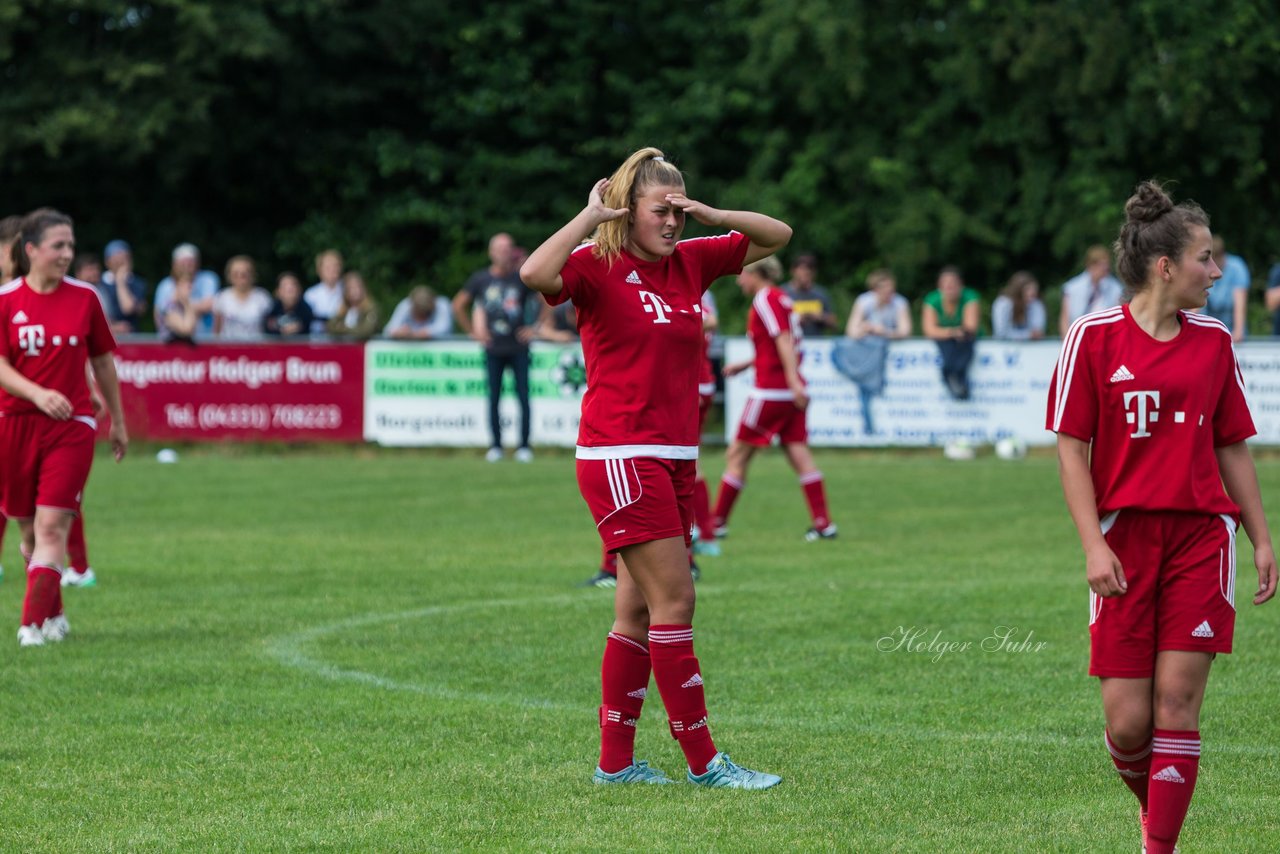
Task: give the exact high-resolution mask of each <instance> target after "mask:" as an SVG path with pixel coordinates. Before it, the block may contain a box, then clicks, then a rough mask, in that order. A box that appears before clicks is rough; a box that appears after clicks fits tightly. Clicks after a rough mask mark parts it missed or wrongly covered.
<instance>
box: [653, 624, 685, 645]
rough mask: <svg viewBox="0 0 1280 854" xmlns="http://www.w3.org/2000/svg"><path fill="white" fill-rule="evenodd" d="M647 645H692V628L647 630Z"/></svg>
mask: <svg viewBox="0 0 1280 854" xmlns="http://www.w3.org/2000/svg"><path fill="white" fill-rule="evenodd" d="M649 643H650V644H655V643H660V644H673V643H693V627H692V626H690V627H689V628H687V629H675V630H662V631H655V630H654V629H650V630H649Z"/></svg>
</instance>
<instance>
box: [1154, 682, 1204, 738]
mask: <svg viewBox="0 0 1280 854" xmlns="http://www.w3.org/2000/svg"><path fill="white" fill-rule="evenodd" d="M1155 716H1156V725H1157V726H1159V727H1161V728H1162V729H1195V728H1196V726H1197V725H1198V723H1199V717H1200V692H1199V691H1198V690H1197V689H1196V688H1195V687H1194V686H1188V685H1165V686H1161V687H1159V688H1158V689H1157V690H1156V695H1155Z"/></svg>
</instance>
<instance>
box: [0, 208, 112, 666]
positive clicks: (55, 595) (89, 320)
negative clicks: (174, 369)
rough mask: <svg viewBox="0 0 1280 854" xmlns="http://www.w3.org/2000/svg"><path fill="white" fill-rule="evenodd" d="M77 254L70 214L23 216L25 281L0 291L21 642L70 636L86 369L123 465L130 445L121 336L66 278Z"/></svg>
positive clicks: (85, 455)
mask: <svg viewBox="0 0 1280 854" xmlns="http://www.w3.org/2000/svg"><path fill="white" fill-rule="evenodd" d="M74 253H75V235H74V233H73V232H72V224H71V219H70V217H68V216H66V215H65V214H61V213H58V212H57V211H53V210H49V209H43V210H38V211H35V212H33V213H31V214H29V215H27V217H26V218H24V219H23V221H22V230H21V235H20V237H19V242H18V244H17V246H16V247H15V250H14V257H15V261H16V262H17V264H18V267H19V271H21V272H23V273H24V275H23V276H22V278H19V279H16V280H14V281H12V282H9V283H8V284H6V285H4V286H3V287H0V415H2V416H3V417H0V467H2V468H3V473H2V474H0V486H2V487H3V495H2V496H0V506H3V509H4V513H5V515H6V516H9V517H10V518H13V519H17V520H18V524H19V527H20V528H21V529H22V551H23V555H24V556H27V559H28V564H27V595H26V599H25V600H24V602H23V606H22V622H21V625H20V627H19V629H18V642H19V643H20V644H21V645H22V646H38V645H40V644H43V643H44V642H45V641H57V640H62V639H63V638H64V637H65V636H66V634H67V631H68V625H67V620H66V617H65V616H64V615H63V613H62V594H61V587H60V583H59V580H60V576H61V574H62V570H63V567H64V566H65V563H66V553H67V534H68V532H69V531H70V528H71V521H72V519H73V518H74V517H75V515H76V514H78V513H79V511H80V495H81V492H82V491H83V489H84V484H85V481H86V480H87V479H88V476H89V468H90V466H91V465H92V464H93V440H94V435H95V433H96V424H95V423H94V420H93V406H92V404H91V403H90V397H89V383H88V381H87V378H86V363H88V364H91V365H92V366H93V372H94V375H95V376H96V377H97V379H98V385H99V387H100V388H101V390H102V396H103V399H104V400H105V401H106V404H107V409H108V411H109V412H110V413H111V434H110V439H111V445H112V449H113V451H114V452H115V457H116V459H117V460H119V459H121V458H122V457H123V456H124V453H125V449H126V448H127V447H128V441H129V440H128V436H127V434H126V433H125V428H124V416H123V413H122V412H121V409H120V384H119V382H118V380H117V379H116V369H115V362H114V361H113V360H112V358H111V351H112V350H113V349H115V339H114V338H113V337H112V335H111V330H110V328H109V327H108V325H107V319H106V316H105V315H104V314H103V312H102V304H101V303H100V302H99V300H98V295H97V292H96V291H95V290H94V289H93V287H92V286H91V285H87V284H85V283H84V282H78V281H76V280H74V279H69V278H66V272H67V268H68V267H69V266H70V264H71V259H72V256H73V255H74Z"/></svg>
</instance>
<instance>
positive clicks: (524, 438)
mask: <svg viewBox="0 0 1280 854" xmlns="http://www.w3.org/2000/svg"><path fill="white" fill-rule="evenodd" d="M484 362H485V367H487V368H488V369H489V433H490V435H491V436H492V437H493V441H492V443H491V444H490V447H492V448H501V447H502V416H501V415H500V414H499V413H498V401H499V400H500V399H501V398H502V375H503V374H504V373H506V370H507V368H510V369H511V373H512V374H513V375H514V376H515V380H516V397H517V398H518V399H519V400H520V447H522V448H527V447H529V428H530V426H531V425H530V421H531V420H532V419H531V417H530V415H529V351H528V350H519V351H517V352H515V353H490V352H489V351H487V350H486V351H485V354H484Z"/></svg>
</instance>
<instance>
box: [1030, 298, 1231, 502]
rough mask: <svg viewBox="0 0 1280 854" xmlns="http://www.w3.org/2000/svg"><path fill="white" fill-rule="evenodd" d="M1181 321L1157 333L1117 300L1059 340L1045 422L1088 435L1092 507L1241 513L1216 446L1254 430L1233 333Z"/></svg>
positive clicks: (1204, 320) (1203, 320)
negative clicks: (1162, 336)
mask: <svg viewBox="0 0 1280 854" xmlns="http://www.w3.org/2000/svg"><path fill="white" fill-rule="evenodd" d="M1179 319H1180V320H1181V322H1182V329H1181V331H1180V332H1179V333H1178V335H1177V337H1176V338H1174V339H1172V340H1170V341H1157V340H1155V339H1154V338H1152V337H1151V336H1150V335H1148V334H1147V333H1146V332H1144V331H1143V330H1142V328H1141V327H1139V326H1138V324H1137V323H1135V322H1134V320H1133V317H1132V315H1130V314H1129V306H1127V305H1124V306H1119V307H1117V308H1112V309H1107V310H1105V311H1099V312H1094V313H1093V314H1086V315H1085V316H1084V317H1081V318H1080V319H1079V320H1077V321H1076V322H1075V323H1073V324H1072V325H1071V328H1070V330H1069V331H1068V332H1067V337H1066V338H1065V339H1064V340H1063V342H1062V353H1061V355H1060V356H1059V357H1058V364H1057V367H1056V368H1055V369H1054V372H1053V381H1052V382H1051V383H1050V385H1049V410H1048V416H1047V427H1048V429H1050V430H1052V431H1054V432H1055V433H1064V434H1066V435H1068V436H1073V437H1075V438H1076V439H1079V440H1080V441H1082V442H1092V444H1093V447H1092V449H1091V453H1090V463H1089V468H1090V470H1091V472H1092V474H1093V489H1094V492H1095V494H1096V495H1097V500H1098V512H1099V514H1103V515H1105V514H1107V513H1110V512H1112V511H1115V510H1122V509H1125V508H1134V509H1140V510H1173V511H1183V512H1193V513H1213V514H1218V513H1229V514H1235V513H1239V512H1240V508H1239V507H1237V506H1236V504H1235V502H1233V501H1232V500H1231V499H1230V498H1228V497H1227V493H1226V490H1225V489H1224V488H1223V486H1222V475H1221V474H1220V473H1219V471H1218V458H1217V456H1216V455H1215V454H1214V449H1215V448H1217V447H1221V446H1223V445H1231V444H1234V443H1236V442H1240V441H1243V440H1245V439H1247V438H1249V437H1250V436H1252V435H1253V434H1254V433H1255V432H1256V431H1255V430H1254V426H1253V418H1252V417H1251V416H1250V415H1249V407H1248V404H1247V403H1246V401H1245V396H1244V377H1243V376H1242V375H1241V374H1240V368H1239V366H1238V365H1237V364H1236V357H1235V351H1234V350H1233V349H1232V347H1231V333H1230V332H1228V331H1227V328H1226V327H1225V326H1223V325H1222V324H1221V323H1220V322H1218V321H1217V320H1214V319H1213V318H1210V317H1205V316H1203V315H1199V314H1189V313H1187V312H1179Z"/></svg>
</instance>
